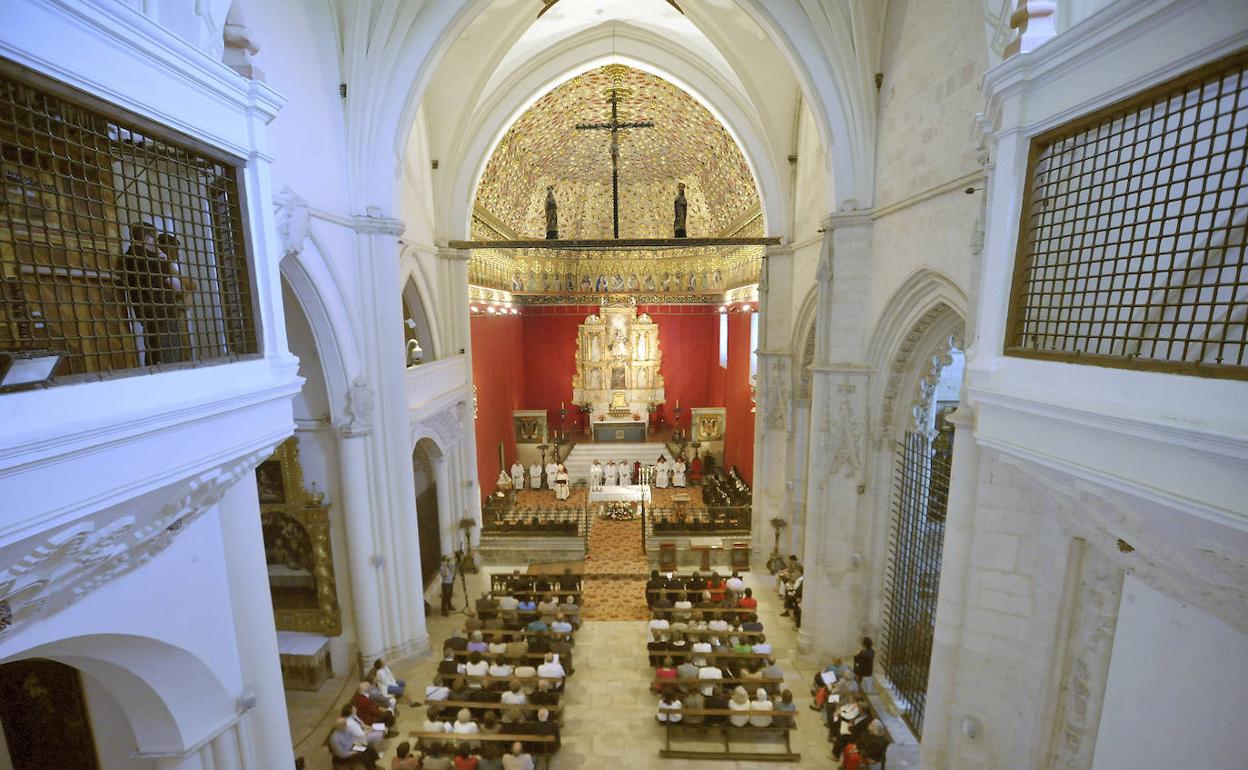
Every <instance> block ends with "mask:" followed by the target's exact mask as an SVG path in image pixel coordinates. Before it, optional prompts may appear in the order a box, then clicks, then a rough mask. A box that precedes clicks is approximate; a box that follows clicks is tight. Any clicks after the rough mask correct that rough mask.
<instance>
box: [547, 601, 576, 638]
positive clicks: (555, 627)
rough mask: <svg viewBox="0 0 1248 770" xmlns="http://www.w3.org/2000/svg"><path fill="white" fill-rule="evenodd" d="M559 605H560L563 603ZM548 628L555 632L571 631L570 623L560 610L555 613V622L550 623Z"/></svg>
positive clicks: (565, 632) (566, 632)
mask: <svg viewBox="0 0 1248 770" xmlns="http://www.w3.org/2000/svg"><path fill="white" fill-rule="evenodd" d="M560 606H561V607H562V606H563V605H560ZM550 630H551V632H552V633H556V634H570V633H572V624H571V623H569V622H568V619H567V618H566V617H564V615H563V613H562V612H560V613H558V614H557V615H555V622H553V623H551V624H550Z"/></svg>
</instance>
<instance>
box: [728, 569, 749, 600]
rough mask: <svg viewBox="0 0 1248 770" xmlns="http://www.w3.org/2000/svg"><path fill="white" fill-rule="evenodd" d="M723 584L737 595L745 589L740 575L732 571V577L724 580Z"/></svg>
mask: <svg viewBox="0 0 1248 770" xmlns="http://www.w3.org/2000/svg"><path fill="white" fill-rule="evenodd" d="M724 585H725V586H727V588H728V590H729V591H732V592H733V593H734V594H736V595H737V596H740V595H741V593H742V592H743V591H745V581H744V580H742V579H741V576H740V575H738V574H737V573H735V572H734V573H732V577H730V578H728V580H727V581H725V582H724Z"/></svg>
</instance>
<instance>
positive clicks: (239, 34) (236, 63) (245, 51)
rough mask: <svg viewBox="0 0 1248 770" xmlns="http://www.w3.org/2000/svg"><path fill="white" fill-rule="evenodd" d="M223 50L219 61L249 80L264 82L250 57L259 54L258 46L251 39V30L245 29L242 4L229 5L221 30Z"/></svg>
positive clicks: (260, 71)
mask: <svg viewBox="0 0 1248 770" xmlns="http://www.w3.org/2000/svg"><path fill="white" fill-rule="evenodd" d="M222 37H223V39H224V42H225V50H224V52H223V54H222V57H221V61H223V62H224V63H225V66H227V67H229V68H230V69H232V70H234V71H235V72H237V73H238V74H240V75H242V76H243V77H245V78H248V79H249V80H259V81H261V82H264V71H263V70H261V69H260V68H259V67H257V66H256V65H255V64H254V63H253V62H252V61H251V57H253V56H255V55H256V54H258V53H260V46H258V45H256V42H255V41H254V40H253V39H252V36H251V30H250V29H248V28H247V20H246V19H244V18H243V9H242V3H231V4H230V10H229V11H228V12H227V13H226V15H225V28H224V29H223V30H222Z"/></svg>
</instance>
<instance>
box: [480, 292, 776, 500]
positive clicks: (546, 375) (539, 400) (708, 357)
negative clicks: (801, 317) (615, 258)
mask: <svg viewBox="0 0 1248 770" xmlns="http://www.w3.org/2000/svg"><path fill="white" fill-rule="evenodd" d="M597 311H598V308H597V306H590V305H585V306H557V307H525V308H522V309H521V313H520V315H518V316H514V315H489V314H474V315H473V317H472V368H473V372H472V376H473V383H474V384H475V385H476V386H477V409H478V418H477V462H478V466H477V467H478V469H479V474H480V480H481V487H482V491H483V493H484V492H487V491H489V490H492V489H493V488H494V481H495V479H496V478H497V477H498V471H499V466H498V445H499V443H500V442H501V443H502V444H503V447H504V452H505V453H506V464H507V465H510V464H511V462H512V461H513V459H514V458H515V452H516V437H515V428H514V426H513V424H512V419H511V412H512V410H513V409H545V410H546V415H547V421H548V423H549V425H550V430H551V431H554V430H556V429H558V427H559V405H560V403H564V404H566V405H567V408H568V428H569V430H576V429H577V428H579V426H580V419H581V416H580V414H579V412H577V411H576V409H575V408H574V407H573V406H572V375H573V373H574V372H575V371H576V332H577V327H578V326H579V325H580V324H581V323H583V322H584V320H585V317H586V316H588V315H590V314H591V313H596V312H597ZM638 312H639V313H643V312H644V313H649V314H650V316H651V317H652V318H653V319H654V320H655V322H656V323H658V325H659V349H660V350H661V351H662V353H663V365H662V368H661V371H662V374H663V380H664V387H665V390H666V395H667V403H666V404H664V405H662V406H660V407H659V414H658V415H657V417H658V419H660V420H662V421H663V423H664V424H665V425H670V424H671V423H672V421H673V420H674V419H675V413H674V411H673V408H674V407H675V405H676V402H677V401H678V400H679V401H680V405H681V407H682V409H683V410H684V411H683V412H682V414H681V425H682V426H683V427H684V428H685V429H686V430H688V429H689V411H688V410H689V408H690V407H694V406H723V407H726V409H727V419H728V435H727V437H726V441H725V445H724V459H725V462H726V463H727V464H729V465H734V464H735V465H736V466H737V467H738V468H739V469H740V471H741V474H742V475H743V476H744V477H745V478H746V480H747V481H749V480H751V477H752V473H753V459H754V419H753V418H754V415H752V414H750V407H751V403H750V384H749V377H750V315H751V314H750V313H730V314H729V316H728V368H727V369H724V368H722V367H720V365H719V323H720V321H719V315H720V314H719V313H718V312H717V308H715V307H713V306H706V305H643V306H640V307H639V308H638Z"/></svg>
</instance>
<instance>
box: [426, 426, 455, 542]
mask: <svg viewBox="0 0 1248 770" xmlns="http://www.w3.org/2000/svg"><path fill="white" fill-rule="evenodd" d="M447 451H449V450H447ZM448 459H449V458H448V457H447V456H446V455H443V456H442V457H431V458H430V459H429V462H430V465H432V466H433V479H434V484H436V485H437V490H438V519H439V526H440V527H441V529H442V542H441V544H440V545H441V548H442V555H443V556H445V555H447V554H451V553H454V552H455V539H456V537H457V535H456V534H455V533H456V531H457V530H458V529H459V516H457V515H456V510H455V503H454V502H453V501H454V497H455V495H454V490H452V489H451V474H450V473H449V463H448Z"/></svg>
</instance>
